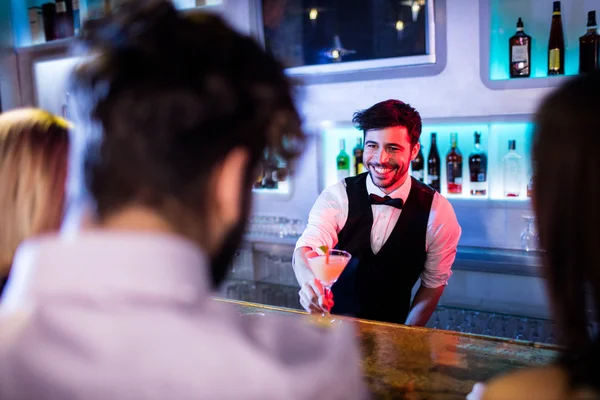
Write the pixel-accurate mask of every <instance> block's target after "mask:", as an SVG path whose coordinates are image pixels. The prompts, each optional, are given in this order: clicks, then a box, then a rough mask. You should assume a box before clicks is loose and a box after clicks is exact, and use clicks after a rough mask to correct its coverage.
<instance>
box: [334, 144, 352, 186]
mask: <svg viewBox="0 0 600 400" xmlns="http://www.w3.org/2000/svg"><path fill="white" fill-rule="evenodd" d="M336 162H337V179H338V181H341V180H342V179H345V178H347V177H349V176H350V156H349V155H348V153H346V141H345V140H344V139H342V140H340V152H339V154H338V155H337V158H336Z"/></svg>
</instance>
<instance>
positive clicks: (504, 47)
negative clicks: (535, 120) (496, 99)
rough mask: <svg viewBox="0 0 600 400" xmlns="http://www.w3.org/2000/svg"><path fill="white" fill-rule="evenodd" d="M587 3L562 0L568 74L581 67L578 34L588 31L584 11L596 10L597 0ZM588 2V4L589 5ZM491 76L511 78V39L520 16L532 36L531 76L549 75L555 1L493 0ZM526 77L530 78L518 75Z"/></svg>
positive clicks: (590, 0)
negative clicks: (594, 5)
mask: <svg viewBox="0 0 600 400" xmlns="http://www.w3.org/2000/svg"><path fill="white" fill-rule="evenodd" d="M583 2H584V3H585V4H584V5H583V7H582V5H577V7H576V6H575V5H574V4H571V2H568V1H562V2H561V4H562V20H563V31H564V35H565V48H566V49H565V75H576V74H577V73H578V70H579V36H581V35H583V34H584V33H585V31H586V20H587V16H586V13H585V12H583V10H587V9H588V7H587V6H588V5H589V7H591V8H589V9H590V10H591V9H594V8H593V5H592V4H591V3H593V2H594V0H584V1H583ZM588 3H589V4H588ZM490 13H491V15H490V27H491V31H490V79H491V80H502V79H510V77H509V72H508V63H509V57H508V52H509V47H508V40H509V38H510V37H511V36H512V35H514V34H515V32H516V24H517V19H518V18H519V17H521V18H523V22H524V23H525V33H527V34H528V35H530V36H531V38H532V40H531V41H532V43H531V67H532V68H531V78H545V77H547V61H548V38H549V35H550V22H551V20H552V2H551V1H539V0H519V1H506V0H492V1H490ZM518 79H527V78H518Z"/></svg>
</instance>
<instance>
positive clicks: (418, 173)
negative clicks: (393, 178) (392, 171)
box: [412, 169, 424, 182]
mask: <svg viewBox="0 0 600 400" xmlns="http://www.w3.org/2000/svg"><path fill="white" fill-rule="evenodd" d="M423 175H424V174H423V170H422V169H420V170H417V171H414V170H413V172H412V176H413V178H415V179H418V180H419V181H421V182H423Z"/></svg>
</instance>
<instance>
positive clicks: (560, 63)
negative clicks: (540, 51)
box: [548, 1, 565, 75]
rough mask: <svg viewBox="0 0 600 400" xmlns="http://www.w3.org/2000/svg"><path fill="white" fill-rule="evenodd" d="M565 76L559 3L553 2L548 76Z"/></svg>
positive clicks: (563, 44)
mask: <svg viewBox="0 0 600 400" xmlns="http://www.w3.org/2000/svg"><path fill="white" fill-rule="evenodd" d="M564 74H565V36H564V34H563V26H562V17H561V14H560V1H555V2H554V5H553V11H552V25H551V26H550V39H549V40H548V75H564Z"/></svg>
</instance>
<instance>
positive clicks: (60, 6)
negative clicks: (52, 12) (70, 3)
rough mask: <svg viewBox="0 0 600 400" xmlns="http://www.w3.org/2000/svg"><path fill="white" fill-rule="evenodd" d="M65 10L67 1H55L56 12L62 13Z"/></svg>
mask: <svg viewBox="0 0 600 400" xmlns="http://www.w3.org/2000/svg"><path fill="white" fill-rule="evenodd" d="M64 12H67V3H66V2H64V1H57V2H56V13H57V14H58V13H64Z"/></svg>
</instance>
